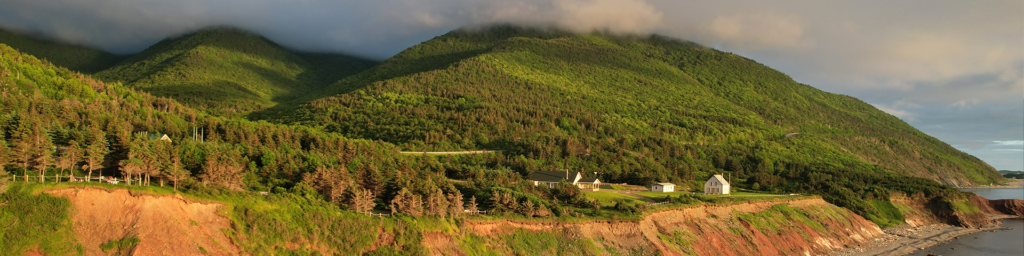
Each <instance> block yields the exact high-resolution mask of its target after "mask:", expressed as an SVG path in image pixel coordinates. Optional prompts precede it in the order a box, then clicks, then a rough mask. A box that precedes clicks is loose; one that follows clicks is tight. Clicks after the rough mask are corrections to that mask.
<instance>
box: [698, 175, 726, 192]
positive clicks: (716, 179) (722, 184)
mask: <svg viewBox="0 0 1024 256" xmlns="http://www.w3.org/2000/svg"><path fill="white" fill-rule="evenodd" d="M704 194H708V195H728V194H729V181H727V180H725V178H723V177H722V175H721V174H715V176H712V177H711V178H710V179H708V182H705V183H704Z"/></svg>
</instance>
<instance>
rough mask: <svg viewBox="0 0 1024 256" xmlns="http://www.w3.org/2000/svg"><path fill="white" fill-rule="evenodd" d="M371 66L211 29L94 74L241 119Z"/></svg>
mask: <svg viewBox="0 0 1024 256" xmlns="http://www.w3.org/2000/svg"><path fill="white" fill-rule="evenodd" d="M374 64H375V62H373V61H369V60H365V59H361V58H357V57H351V56H345V55H338V54H296V53H294V52H292V51H289V50H287V49H285V48H283V47H281V46H279V45H277V44H275V43H274V42H271V41H269V40H267V39H266V38H263V37H261V36H259V35H255V34H251V33H249V32H246V31H241V30H236V29H230V28H216V29H207V30H203V31H200V32H196V33H193V34H189V35H185V36H182V37H179V38H172V39H166V40H163V41H161V42H159V43H157V44H155V45H153V46H151V47H149V48H148V49H146V50H145V51H143V52H141V53H139V54H137V55H134V56H132V57H131V58H129V59H127V60H125V61H124V62H122V63H120V64H118V65H117V66H114V67H112V68H110V69H107V70H104V71H102V72H99V73H97V74H96V76H97V77H99V78H100V79H103V80H104V81H121V82H123V83H125V84H126V85H128V86H130V87H132V88H136V89H139V90H142V91H146V92H149V93H151V94H153V95H157V96H164V97H170V98H174V99H176V100H178V101H181V102H182V103H185V104H186V105H189V106H192V107H195V108H198V109H203V110H205V111H207V112H209V113H214V114H218V115H226V116H244V115H246V114H248V113H250V112H253V111H258V110H263V109H267V108H270V107H273V106H276V105H278V104H281V103H285V102H289V101H293V100H295V99H297V98H299V97H302V96H305V95H308V94H312V93H315V92H317V91H319V90H321V89H322V87H323V86H325V85H328V84H330V83H332V82H334V81H337V80H338V79H340V78H341V77H345V76H348V75H351V74H355V73H357V72H359V71H362V70H364V69H366V68H369V67H371V66H372V65H374Z"/></svg>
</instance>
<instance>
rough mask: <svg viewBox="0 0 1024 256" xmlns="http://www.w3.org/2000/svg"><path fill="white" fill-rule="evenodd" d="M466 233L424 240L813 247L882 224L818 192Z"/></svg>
mask: <svg viewBox="0 0 1024 256" xmlns="http://www.w3.org/2000/svg"><path fill="white" fill-rule="evenodd" d="M462 233H463V234H461V235H459V236H461V237H454V236H447V235H445V234H440V233H431V234H428V235H427V236H426V239H425V240H424V244H425V245H426V246H428V247H430V248H431V250H432V252H433V253H434V254H437V255H464V254H469V253H467V252H468V251H477V250H493V251H496V252H498V253H499V254H514V253H515V252H519V251H522V250H523V249H524V248H520V247H531V248H525V249H533V250H540V251H539V252H538V251H534V252H535V253H543V252H544V251H546V250H548V248H544V247H543V246H535V245H532V244H528V243H527V244H524V243H522V242H519V241H518V240H517V238H518V237H520V236H524V235H525V236H534V237H536V238H546V239H547V240H552V239H553V240H558V241H553V242H552V241H540V243H543V242H552V243H555V244H559V245H563V244H564V245H568V246H569V247H570V248H572V249H573V250H574V252H576V253H580V252H582V253H583V254H592V255H602V254H620V253H628V254H641V255H655V254H663V255H797V254H799V255H810V254H820V253H824V252H827V251H830V250H832V249H836V248H842V247H844V246H853V245H858V244H861V243H864V242H866V241H868V240H870V239H873V238H875V237H878V236H881V235H882V234H883V233H882V230H881V229H880V228H879V227H878V226H877V225H875V224H873V223H871V222H870V221H868V220H865V219H864V218H862V217H860V216H858V215H856V214H854V213H852V212H850V211H848V210H846V209H843V208H840V207H837V206H834V205H832V204H829V203H827V202H825V201H824V200H822V199H820V198H807V199H794V200H775V201H761V202H751V203H741V204H735V205H725V206H720V205H701V206H692V207H684V208H677V209H668V210H662V211H658V212H654V213H650V214H647V215H646V216H644V218H643V219H642V220H640V221H589V222H581V223H564V222H557V221H541V222H517V221H489V222H466V223H464V225H463V230H462ZM460 243H461V244H460ZM467 244H471V245H467ZM481 247H483V248H481ZM556 253H557V252H556Z"/></svg>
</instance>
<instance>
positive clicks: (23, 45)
mask: <svg viewBox="0 0 1024 256" xmlns="http://www.w3.org/2000/svg"><path fill="white" fill-rule="evenodd" d="M0 44H6V45H8V46H10V47H11V48H14V49H17V50H18V51H21V52H24V53H27V54H31V55H34V56H36V57H38V58H43V59H46V60H47V61H50V62H51V63H53V64H54V65H57V66H61V67H65V68H67V69H70V70H75V71H78V72H82V73H86V74H92V73H96V72H99V71H100V70H103V69H106V68H108V67H111V66H113V65H114V64H117V62H120V61H121V60H124V58H125V57H124V56H118V55H114V54H112V53H109V52H105V51H102V50H97V49H93V48H88V47H82V46H77V45H71V44H66V43H61V42H57V41H53V40H49V39H43V38H40V37H34V36H31V35H27V34H22V33H17V32H13V31H9V30H4V29H0Z"/></svg>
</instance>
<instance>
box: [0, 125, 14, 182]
mask: <svg viewBox="0 0 1024 256" xmlns="http://www.w3.org/2000/svg"><path fill="white" fill-rule="evenodd" d="M12 154H14V152H13V151H11V149H10V148H9V147H7V142H6V141H4V140H3V137H2V136H0V191H6V190H7V179H8V177H7V171H6V170H5V169H4V167H5V166H6V165H7V164H8V163H10V161H11V159H12V158H13V157H12Z"/></svg>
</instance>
